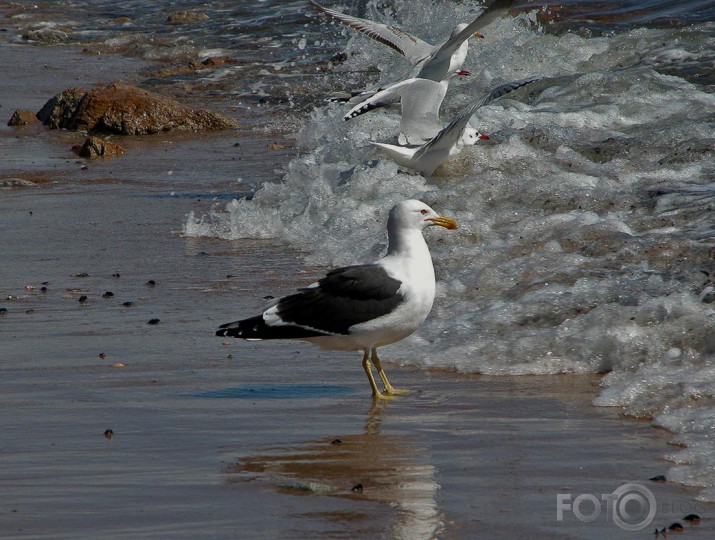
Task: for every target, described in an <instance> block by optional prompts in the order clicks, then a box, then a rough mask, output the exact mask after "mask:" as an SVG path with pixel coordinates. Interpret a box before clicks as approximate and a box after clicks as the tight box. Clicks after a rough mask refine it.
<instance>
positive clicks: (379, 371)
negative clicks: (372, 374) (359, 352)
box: [365, 349, 409, 396]
mask: <svg viewBox="0 0 715 540" xmlns="http://www.w3.org/2000/svg"><path fill="white" fill-rule="evenodd" d="M365 358H367V353H366V354H365ZM372 363H373V364H375V367H376V368H377V374H378V375H379V376H380V378H381V379H382V384H383V385H384V386H385V394H387V395H388V396H393V395H395V394H406V393H407V392H409V390H398V389H397V388H394V387H393V386H392V385H391V384H390V381H388V380H387V375H386V374H385V371H384V370H383V369H382V364H381V363H380V359H379V358H378V356H377V349H373V350H372Z"/></svg>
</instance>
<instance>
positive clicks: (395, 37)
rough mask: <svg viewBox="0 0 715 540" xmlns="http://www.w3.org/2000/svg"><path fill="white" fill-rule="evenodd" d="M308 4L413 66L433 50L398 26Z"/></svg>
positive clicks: (312, 1)
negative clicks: (396, 53) (401, 57)
mask: <svg viewBox="0 0 715 540" xmlns="http://www.w3.org/2000/svg"><path fill="white" fill-rule="evenodd" d="M310 3H311V4H313V6H314V7H315V8H316V9H319V10H320V11H322V12H323V13H325V14H327V15H330V16H331V17H332V18H334V19H335V20H336V21H338V22H340V23H341V24H344V25H345V26H349V27H350V28H352V29H353V30H357V31H358V32H360V33H361V34H364V35H366V36H367V37H369V38H371V39H374V40H375V41H378V42H380V43H382V44H383V45H387V46H388V47H390V48H392V49H394V50H396V51H397V52H398V53H400V54H401V55H402V56H404V57H405V58H407V60H408V61H409V62H410V64H412V65H415V64H416V63H417V62H419V61H420V60H422V59H423V58H425V57H427V56H429V54H430V53H431V52H432V50H433V49H434V47H433V46H432V45H430V44H429V43H427V42H425V41H422V40H421V39H420V38H418V37H415V36H413V35H411V34H409V33H408V32H405V31H404V30H403V29H402V28H400V27H398V26H388V25H386V24H381V23H377V22H374V21H370V20H367V19H361V18H359V17H353V16H351V15H346V14H345V13H341V12H339V11H335V10H334V9H329V8H326V7H323V6H321V5H320V4H318V3H317V2H315V1H314V0H310Z"/></svg>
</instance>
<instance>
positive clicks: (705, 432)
mask: <svg viewBox="0 0 715 540" xmlns="http://www.w3.org/2000/svg"><path fill="white" fill-rule="evenodd" d="M426 4H428V3H426V2H425V3H419V4H414V3H409V6H408V4H403V3H400V2H397V3H395V9H394V11H392V12H390V14H391V16H394V17H395V20H397V21H399V22H400V23H401V24H403V25H404V26H405V27H407V28H408V29H412V30H413V31H414V32H415V33H417V34H420V30H422V29H424V26H422V25H421V21H424V20H430V21H435V24H434V26H433V27H431V28H430V31H431V32H433V34H432V36H426V37H428V38H430V37H432V38H434V39H437V37H439V36H443V35H445V34H447V33H448V32H449V31H450V29H451V26H452V25H453V22H454V21H455V20H460V19H464V20H468V19H471V18H473V16H474V7H475V5H476V4H473V3H471V2H465V3H464V4H460V5H450V6H448V7H446V8H445V7H442V8H441V9H442V11H441V12H439V13H437V12H436V11H435V8H433V7H430V6H429V5H426ZM363 15H364V16H368V17H371V18H378V17H380V16H382V17H384V16H385V14H384V13H381V12H378V11H377V10H375V9H373V8H372V7H371V6H370V5H369V9H368V10H367V12H366V13H365V14H363ZM418 28H419V29H420V30H417V29H418ZM546 30H547V29H544V28H542V27H541V26H540V24H539V23H537V19H536V16H535V14H534V13H523V14H521V15H519V16H517V17H514V18H507V19H500V20H497V21H495V22H494V23H492V24H491V25H490V26H488V27H486V28H485V29H484V30H483V33H484V34H485V35H486V39H484V40H479V41H473V42H472V45H471V49H470V54H469V56H468V59H467V62H466V63H465V67H466V68H467V69H469V70H470V71H471V72H472V76H471V77H468V78H462V79H460V80H459V81H457V82H456V84H453V85H452V86H451V88H450V91H449V93H448V95H447V99H446V101H445V109H444V111H445V112H444V115H445V117H446V118H449V117H450V116H451V115H453V114H455V113H456V112H457V111H458V110H459V108H460V106H463V105H464V104H465V103H467V102H468V101H470V100H471V99H472V98H474V97H476V96H478V95H480V94H482V93H484V92H486V91H487V90H488V89H489V88H491V87H493V86H494V85H496V84H499V83H502V82H506V81H510V80H514V79H519V78H523V77H526V76H535V75H536V76H542V77H545V79H544V80H543V81H540V82H538V83H535V84H532V85H531V86H530V87H527V88H526V89H522V90H519V91H517V92H514V93H513V94H510V95H509V96H507V97H506V98H502V99H501V100H499V101H496V102H494V103H493V104H491V105H489V106H488V107H485V108H483V109H481V110H480V111H479V112H478V113H477V114H476V115H475V117H474V118H473V120H472V125H473V126H475V127H477V128H478V129H480V131H482V132H485V133H487V134H489V135H490V137H491V139H490V141H487V142H486V143H484V144H481V145H479V146H477V147H473V148H468V149H466V150H465V151H463V152H462V153H461V154H460V155H459V156H458V157H456V158H455V159H452V160H450V161H449V162H448V163H446V164H445V165H444V166H443V167H442V168H440V169H438V171H437V173H436V175H435V176H434V177H431V178H424V177H422V176H420V175H416V174H412V173H410V172H408V171H405V170H403V169H401V168H399V167H398V166H397V165H395V164H394V163H393V162H391V161H390V160H389V159H387V158H385V157H383V156H382V155H380V154H379V153H378V152H377V151H376V150H375V148H374V147H373V146H372V145H371V144H370V142H371V141H391V140H394V138H395V137H396V135H397V126H398V124H399V118H398V116H397V114H396V113H395V112H392V111H376V112H371V113H369V114H366V115H363V116H362V117H360V118H358V119H355V120H352V121H350V122H344V121H343V120H342V115H343V114H344V113H345V111H346V109H347V108H346V107H345V106H343V105H340V104H328V103H325V104H319V105H318V106H316V107H315V108H314V110H312V111H311V112H310V114H309V115H308V117H307V118H306V119H305V127H304V128H303V129H302V130H301V131H300V132H299V133H298V134H297V140H298V144H299V147H300V150H301V155H300V156H299V157H298V158H296V159H294V160H293V161H291V162H290V163H287V164H285V168H286V173H285V174H284V176H283V177H282V178H280V180H278V181H276V182H274V183H269V184H266V185H264V186H263V187H262V188H260V189H259V190H258V191H257V192H256V193H255V195H254V196H253V198H252V199H251V200H235V201H232V202H230V203H228V204H225V203H220V204H218V205H216V206H214V207H212V208H210V209H209V208H206V207H197V208H196V211H195V212H194V213H192V215H191V216H189V218H188V219H187V222H186V224H185V226H184V233H185V234H186V235H187V236H212V237H219V238H225V239H238V238H277V239H280V240H282V241H287V242H290V243H291V244H294V245H296V246H297V247H298V248H300V249H301V250H303V251H304V252H305V253H306V257H307V259H308V260H309V261H310V262H312V263H320V264H324V265H329V266H332V265H341V264H348V263H354V262H364V261H368V260H371V259H373V258H375V257H377V256H379V255H380V254H381V253H382V252H383V250H384V248H385V247H386V237H385V230H384V224H385V221H386V216H387V212H388V210H389V209H390V207H391V206H392V205H393V204H394V203H395V202H396V201H398V200H400V199H404V198H411V197H415V198H421V199H423V200H425V201H426V202H428V203H429V204H430V205H432V206H433V207H434V208H435V209H436V210H437V211H438V212H441V213H443V214H445V215H448V216H451V217H454V218H455V219H456V220H457V222H458V223H459V224H460V229H459V230H458V231H455V232H453V233H450V232H447V231H442V230H439V231H437V230H429V231H428V232H427V237H428V243H429V244H430V246H431V250H432V255H433V258H434V260H435V266H436V272H437V276H438V282H439V283H438V294H437V298H436V301H435V308H434V309H433V312H432V314H431V316H430V318H429V319H428V321H427V322H426V323H425V325H424V326H423V327H422V328H421V329H420V331H419V332H418V333H417V334H416V335H414V336H412V337H411V338H409V339H408V340H405V341H403V342H401V343H399V344H396V345H394V346H392V347H390V348H389V349H387V350H386V351H385V353H384V354H385V356H386V357H388V358H390V359H392V360H393V361H397V362H401V363H404V364H410V365H416V366H424V367H440V368H453V369H457V370H460V371H464V372H469V373H486V374H557V373H567V372H578V373H594V372H597V373H607V374H606V375H605V377H604V378H603V380H602V384H603V390H602V391H601V393H600V395H599V397H598V398H597V399H596V402H595V403H596V405H599V406H618V407H624V408H625V410H626V411H627V412H628V413H630V414H633V415H635V416H638V417H653V418H654V419H655V421H654V423H655V425H657V426H661V427H664V428H666V429H668V430H670V431H672V432H673V433H674V434H675V438H676V442H678V443H681V444H684V445H686V446H687V448H685V449H683V450H678V451H673V452H672V454H671V455H670V456H669V459H671V460H672V461H673V467H672V468H671V470H670V471H669V473H668V478H669V479H670V480H673V481H677V482H680V483H683V484H687V485H694V486H698V487H701V488H703V489H702V491H701V495H700V497H701V498H703V499H704V500H715V488H714V487H713V486H715V472H714V471H715V445H714V444H713V430H715V404H714V400H715V303H714V301H715V290H714V289H713V272H715V244H714V241H713V238H714V237H715V219H714V218H713V212H712V209H713V207H714V205H715V159H714V158H713V150H714V149H715V147H714V144H715V124H714V122H713V118H714V116H715V96H714V95H713V93H712V87H708V86H707V84H711V81H712V74H710V75H708V74H707V73H704V71H707V67H708V66H709V67H710V69H712V63H711V59H712V56H711V52H709V47H708V45H707V43H708V42H710V43H711V42H712V41H711V40H712V37H713V34H714V33H715V25H714V24H713V23H712V22H705V23H698V24H696V25H693V26H690V27H687V28H684V29H682V28H654V27H648V28H632V29H630V30H622V31H619V32H606V33H603V34H601V35H598V36H593V35H589V34H590V32H587V31H580V32H579V31H574V32H567V33H561V34H558V35H555V34H551V33H549V32H547V31H546ZM345 35H349V36H351V37H350V40H349V41H348V43H347V46H346V52H347V53H348V55H349V58H348V60H347V62H345V63H344V64H342V65H340V66H337V67H335V70H336V71H337V72H339V73H338V74H337V75H336V76H335V81H336V84H337V83H338V81H339V83H340V84H341V85H345V86H348V87H350V86H352V85H360V84H366V83H374V84H377V83H379V82H385V81H389V80H394V79H395V78H396V77H397V76H399V75H401V74H402V72H403V71H404V70H406V66H405V64H404V63H401V62H400V60H399V59H397V58H396V57H395V56H394V55H392V54H391V52H390V51H389V50H386V49H384V48H383V47H382V46H380V45H377V44H372V43H369V42H368V41H367V40H365V39H363V38H361V37H355V36H352V34H349V33H347V32H346V34H345ZM421 35H424V34H423V33H422V34H421ZM298 49H299V50H300V51H301V53H303V49H301V48H300V47H299V48H298ZM305 54H308V53H307V52H306V53H305ZM709 55H710V56H709ZM375 68H377V69H379V73H377V72H372V74H371V71H370V69H375ZM378 79H379V80H378ZM708 81H710V82H708ZM339 89H343V87H341V88H339Z"/></svg>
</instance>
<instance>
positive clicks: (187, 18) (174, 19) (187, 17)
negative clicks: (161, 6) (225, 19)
mask: <svg viewBox="0 0 715 540" xmlns="http://www.w3.org/2000/svg"><path fill="white" fill-rule="evenodd" d="M208 18H209V16H208V15H206V13H203V12H201V11H174V12H173V13H169V16H168V17H167V18H166V22H168V23H169V24H185V23H195V22H201V21H206V20H208Z"/></svg>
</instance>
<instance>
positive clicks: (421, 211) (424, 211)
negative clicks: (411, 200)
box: [420, 208, 429, 216]
mask: <svg viewBox="0 0 715 540" xmlns="http://www.w3.org/2000/svg"><path fill="white" fill-rule="evenodd" d="M420 214H422V215H423V216H424V215H425V214H429V212H428V211H427V210H425V209H424V208H423V209H422V210H420Z"/></svg>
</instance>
